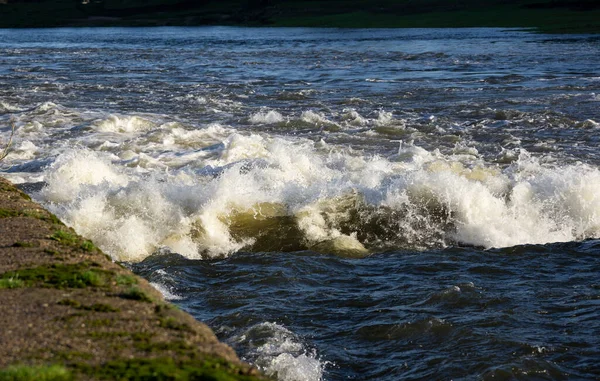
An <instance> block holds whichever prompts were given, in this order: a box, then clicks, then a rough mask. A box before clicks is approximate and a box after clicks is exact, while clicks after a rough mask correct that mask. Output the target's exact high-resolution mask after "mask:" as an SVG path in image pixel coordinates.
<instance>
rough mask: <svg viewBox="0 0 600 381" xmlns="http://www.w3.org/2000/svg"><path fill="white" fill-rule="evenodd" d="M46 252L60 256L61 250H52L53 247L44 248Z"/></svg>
mask: <svg viewBox="0 0 600 381" xmlns="http://www.w3.org/2000/svg"><path fill="white" fill-rule="evenodd" d="M44 253H46V254H50V255H55V256H58V255H60V251H56V250H52V249H44Z"/></svg>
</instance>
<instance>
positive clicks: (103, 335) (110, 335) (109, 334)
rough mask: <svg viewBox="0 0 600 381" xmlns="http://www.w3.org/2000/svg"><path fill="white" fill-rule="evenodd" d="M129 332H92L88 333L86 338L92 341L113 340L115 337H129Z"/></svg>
mask: <svg viewBox="0 0 600 381" xmlns="http://www.w3.org/2000/svg"><path fill="white" fill-rule="evenodd" d="M131 335H132V334H131V332H122V331H117V332H112V331H111V332H103V331H93V332H90V333H88V336H89V337H91V338H94V339H114V338H116V337H129V336H131Z"/></svg>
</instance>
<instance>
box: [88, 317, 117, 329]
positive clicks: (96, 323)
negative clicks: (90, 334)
mask: <svg viewBox="0 0 600 381" xmlns="http://www.w3.org/2000/svg"><path fill="white" fill-rule="evenodd" d="M112 324H113V321H112V320H110V319H94V320H90V321H89V322H88V325H89V326H90V327H95V328H98V327H110V326H112Z"/></svg>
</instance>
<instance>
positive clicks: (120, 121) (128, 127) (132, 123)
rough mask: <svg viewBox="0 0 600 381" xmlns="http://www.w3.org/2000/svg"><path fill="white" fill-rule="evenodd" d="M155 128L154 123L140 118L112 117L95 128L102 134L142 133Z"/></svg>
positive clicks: (97, 124) (99, 122) (100, 122)
mask: <svg viewBox="0 0 600 381" xmlns="http://www.w3.org/2000/svg"><path fill="white" fill-rule="evenodd" d="M153 127H155V125H154V123H152V122H151V121H150V120H148V119H145V118H142V117H139V116H119V115H111V116H109V117H108V118H107V119H104V120H100V121H97V122H96V123H95V128H96V129H97V130H98V131H101V132H117V133H118V132H121V133H122V132H126V133H128V132H140V131H146V130H149V129H151V128H153Z"/></svg>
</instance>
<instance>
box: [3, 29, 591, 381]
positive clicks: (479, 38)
mask: <svg viewBox="0 0 600 381" xmlns="http://www.w3.org/2000/svg"><path fill="white" fill-rule="evenodd" d="M599 56H600V39H598V37H596V36H588V35H568V36H556V35H540V34H533V33H528V32H524V31H515V30H500V29H406V30H352V29H277V28H269V29H252V28H224V27H211V28H147V29H146V28H100V29H48V30H0V122H1V129H0V132H2V133H3V136H4V137H6V136H7V135H8V131H9V124H10V122H9V120H11V119H12V120H13V122H14V124H15V127H16V135H15V143H14V150H13V151H12V153H11V154H10V155H9V156H8V157H7V158H6V160H5V162H4V163H3V166H2V168H1V169H2V174H3V175H4V176H6V177H8V178H9V179H11V180H13V181H14V182H17V183H20V184H22V187H23V188H24V189H26V190H28V191H29V192H30V193H31V194H32V195H33V196H34V198H35V199H37V200H38V201H40V202H42V203H43V204H44V205H45V206H46V207H48V208H49V209H50V210H52V211H53V212H55V213H56V214H57V215H58V216H59V217H60V218H61V219H62V220H64V221H65V222H66V223H67V224H69V225H71V226H73V227H74V228H75V229H76V230H77V231H78V232H79V233H81V234H83V235H85V236H87V237H89V238H91V239H93V240H94V242H96V243H97V244H98V245H99V246H100V247H101V248H102V249H103V250H105V251H106V252H107V253H109V254H110V255H111V256H112V257H113V258H114V259H115V260H118V261H123V262H125V263H127V264H128V265H129V266H131V267H132V268H133V269H134V271H136V272H138V273H139V274H141V275H143V276H144V277H146V278H147V279H149V280H150V281H151V282H153V284H154V285H155V286H156V287H157V288H159V290H161V291H162V292H163V294H164V295H165V296H166V297H167V298H169V299H171V300H172V301H173V302H174V303H177V304H178V305H180V306H181V307H182V308H183V309H185V310H187V311H189V312H190V313H192V314H193V315H194V316H195V317H197V318H198V319H200V320H202V321H205V322H207V323H208V324H209V325H210V326H211V327H212V328H213V329H214V330H215V331H216V332H217V335H218V336H219V337H220V338H221V339H222V340H224V341H226V342H228V343H229V344H230V345H232V346H233V347H234V348H235V349H236V350H237V351H238V353H239V354H240V356H241V357H242V358H244V359H245V360H246V361H249V362H251V363H253V364H255V365H257V366H258V367H260V368H261V369H262V370H263V371H264V372H266V373H267V374H270V375H273V376H275V377H276V378H277V379H279V380H342V379H354V380H365V379H370V380H400V379H402V380H404V379H406V380H421V379H428V380H430V379H440V380H442V379H444V380H445V379H465V380H471V379H473V380H474V379H485V380H492V379H519V380H549V379H590V380H591V379H597V378H598V377H600V366H599V365H598V364H600V351H599V349H598V348H600V340H599V339H598V332H600V324H599V323H598V321H600V319H599V318H600V308H599V307H600V302H599V300H600V262H599V260H598V253H599V252H600V246H599V241H598V238H599V237H600V171H599V168H598V166H599V165H600V151H599V150H598V143H599V141H600V124H599V123H598V122H599V121H600V111H599V108H598V105H599V102H600V65H599V64H598V59H597V57H599Z"/></svg>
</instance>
